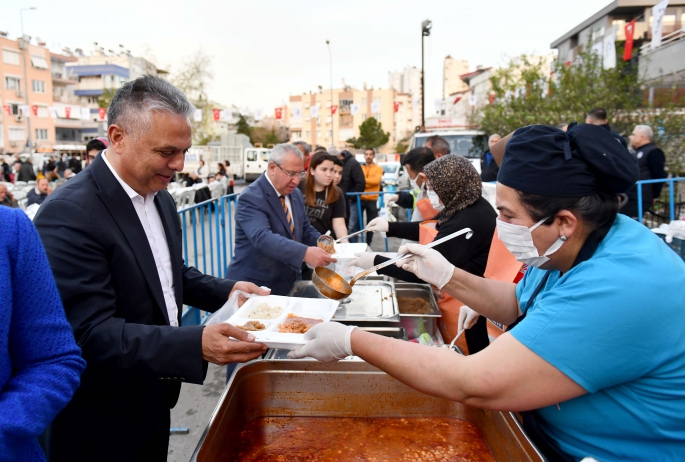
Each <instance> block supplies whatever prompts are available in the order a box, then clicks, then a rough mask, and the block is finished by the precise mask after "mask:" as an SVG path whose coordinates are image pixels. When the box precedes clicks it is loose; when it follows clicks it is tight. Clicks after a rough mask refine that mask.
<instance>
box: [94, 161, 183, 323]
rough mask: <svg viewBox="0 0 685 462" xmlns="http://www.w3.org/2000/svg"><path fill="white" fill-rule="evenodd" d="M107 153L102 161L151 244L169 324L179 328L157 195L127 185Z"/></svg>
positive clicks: (167, 247) (167, 248) (169, 259)
mask: <svg viewBox="0 0 685 462" xmlns="http://www.w3.org/2000/svg"><path fill="white" fill-rule="evenodd" d="M106 154H107V151H106V150H105V151H104V152H103V153H102V159H103V160H104V161H105V164H107V167H109V169H110V170H111V171H112V175H114V178H116V179H117V181H118V182H119V184H121V187H122V188H124V191H126V194H128V197H129V198H131V202H132V203H133V208H134V209H136V213H137V214H138V219H140V224H141V225H143V229H144V230H145V236H147V242H148V244H150V250H151V251H152V256H153V257H154V259H155V266H156V267H157V275H158V276H159V282H160V283H161V285H162V292H163V294H164V302H165V303H166V310H167V313H168V314H169V323H170V324H171V325H172V326H178V307H177V306H176V297H174V277H173V273H172V270H171V257H170V255H169V244H168V243H167V240H166V234H164V226H163V225H162V219H161V218H160V216H159V212H158V211H157V207H156V206H155V195H156V194H157V193H155V194H147V195H146V196H145V197H143V196H141V195H140V194H138V193H137V192H135V191H134V190H133V188H131V187H130V186H129V185H127V184H126V183H125V182H124V180H122V179H121V177H120V176H119V175H118V174H117V172H116V171H115V170H114V168H113V167H112V164H110V163H109V160H107V155H106Z"/></svg>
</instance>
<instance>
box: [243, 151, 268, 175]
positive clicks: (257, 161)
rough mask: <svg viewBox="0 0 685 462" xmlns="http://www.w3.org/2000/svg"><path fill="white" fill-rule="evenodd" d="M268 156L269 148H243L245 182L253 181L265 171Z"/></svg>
mask: <svg viewBox="0 0 685 462" xmlns="http://www.w3.org/2000/svg"><path fill="white" fill-rule="evenodd" d="M270 154H271V149H269V148H245V153H244V163H245V181H254V180H256V179H257V178H259V177H260V176H261V175H262V173H263V172H265V171H266V169H267V167H268V166H269V155H270Z"/></svg>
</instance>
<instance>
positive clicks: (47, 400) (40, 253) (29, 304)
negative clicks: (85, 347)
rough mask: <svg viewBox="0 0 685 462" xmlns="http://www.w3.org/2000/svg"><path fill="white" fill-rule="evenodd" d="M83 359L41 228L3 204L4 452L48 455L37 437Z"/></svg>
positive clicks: (0, 436) (15, 456) (0, 358)
mask: <svg viewBox="0 0 685 462" xmlns="http://www.w3.org/2000/svg"><path fill="white" fill-rule="evenodd" d="M85 366H86V362H85V361H84V360H83V359H82V358H81V350H80V349H79V347H78V346H76V342H75V341H74V335H73V334H72V333H71V327H70V326H69V323H68V322H67V319H66V316H65V314H64V308H63V307H62V302H61V300H60V297H59V292H58V291H57V286H56V285H55V280H54V279H53V277H52V272H51V271H50V265H49V264H48V259H47V256H46V255H45V250H43V245H42V244H41V242H40V238H39V237H38V233H37V232H36V230H35V228H34V227H33V225H32V224H31V221H30V220H29V218H28V217H27V216H26V214H25V213H24V212H23V211H22V210H19V209H10V208H8V207H0V460H3V461H21V462H27V461H42V460H45V454H44V453H43V451H42V449H41V448H40V446H39V444H38V437H39V436H40V435H41V434H42V433H43V432H44V431H45V429H46V428H47V427H48V425H49V424H50V422H52V420H53V419H54V418H55V416H56V415H57V413H58V412H59V411H61V410H62V409H63V408H64V406H66V405H67V403H68V402H69V400H70V399H71V397H72V395H73V394H74V392H75V391H76V388H77V387H78V385H79V377H80V375H81V372H83V370H84V369H85Z"/></svg>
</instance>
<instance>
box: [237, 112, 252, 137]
mask: <svg viewBox="0 0 685 462" xmlns="http://www.w3.org/2000/svg"><path fill="white" fill-rule="evenodd" d="M236 126H237V130H236V133H242V134H243V135H246V136H247V137H250V135H251V133H252V127H251V126H250V124H249V123H247V120H245V117H243V115H242V114H240V116H239V117H238V123H237V124H236Z"/></svg>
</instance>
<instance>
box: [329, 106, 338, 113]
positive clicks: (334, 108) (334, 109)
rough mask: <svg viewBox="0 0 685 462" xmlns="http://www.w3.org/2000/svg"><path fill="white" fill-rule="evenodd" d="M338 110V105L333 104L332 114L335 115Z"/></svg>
mask: <svg viewBox="0 0 685 462" xmlns="http://www.w3.org/2000/svg"><path fill="white" fill-rule="evenodd" d="M337 110H338V106H335V105H332V106H331V115H335V111H337Z"/></svg>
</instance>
